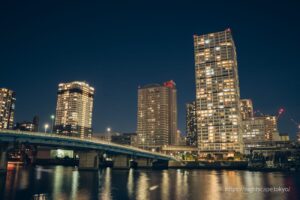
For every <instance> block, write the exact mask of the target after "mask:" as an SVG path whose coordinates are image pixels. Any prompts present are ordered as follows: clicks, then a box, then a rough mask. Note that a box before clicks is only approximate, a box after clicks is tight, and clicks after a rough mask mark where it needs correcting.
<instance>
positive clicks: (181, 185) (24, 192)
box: [0, 166, 300, 200]
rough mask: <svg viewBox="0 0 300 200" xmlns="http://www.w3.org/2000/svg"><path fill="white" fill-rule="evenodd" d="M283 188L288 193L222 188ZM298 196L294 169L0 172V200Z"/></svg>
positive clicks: (299, 178)
mask: <svg viewBox="0 0 300 200" xmlns="http://www.w3.org/2000/svg"><path fill="white" fill-rule="evenodd" d="M273 186H274V187H279V186H280V187H289V188H290V192H269V193H266V192H265V193H262V192H228V191H225V189H226V188H227V187H232V188H247V187H248V188H253V187H258V188H263V187H273ZM39 195H40V196H43V197H46V199H55V200H56V199H75V200H76V199H77V200H81V199H103V200H111V199H122V200H123V199H124V200H126V199H137V200H140V199H141V200H143V199H162V200H168V199H172V200H173V199H178V200H181V199H195V200H196V199H214V200H215V199H225V200H227V199H228V200H231V199H300V174H299V173H279V172H274V173H262V172H249V171H233V170H232V171H231V170H223V171H216V170H183V169H181V170H171V169H169V170H162V171H157V170H134V169H130V170H114V169H110V168H107V169H104V170H99V171H78V170H77V169H76V168H72V167H62V166H55V167H35V168H16V169H15V170H10V171H8V172H7V173H6V175H5V174H0V199H33V197H37V198H38V197H39Z"/></svg>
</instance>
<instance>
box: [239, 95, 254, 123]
mask: <svg viewBox="0 0 300 200" xmlns="http://www.w3.org/2000/svg"><path fill="white" fill-rule="evenodd" d="M240 109H241V118H242V120H247V119H250V118H252V117H253V104H252V101H251V99H241V100H240Z"/></svg>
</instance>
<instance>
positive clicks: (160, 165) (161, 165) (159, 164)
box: [152, 160, 169, 169]
mask: <svg viewBox="0 0 300 200" xmlns="http://www.w3.org/2000/svg"><path fill="white" fill-rule="evenodd" d="M168 165H169V161H168V160H155V161H153V163H152V168H153V169H168V167H169V166H168Z"/></svg>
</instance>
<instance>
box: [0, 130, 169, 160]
mask: <svg viewBox="0 0 300 200" xmlns="http://www.w3.org/2000/svg"><path fill="white" fill-rule="evenodd" d="M1 141H3V142H23V143H28V144H35V145H41V146H55V147H64V148H70V149H74V150H75V149H87V150H89V149H91V150H104V151H109V152H112V153H121V154H128V155H133V156H139V157H146V158H152V159H161V160H175V158H174V157H171V156H168V155H165V154H161V153H157V152H151V151H146V150H143V149H139V148H136V147H132V146H127V145H120V144H116V143H111V142H107V141H103V140H100V139H96V138H89V139H88V138H86V139H83V138H78V137H69V136H62V135H57V134H51V133H37V132H26V131H13V130H0V142H1Z"/></svg>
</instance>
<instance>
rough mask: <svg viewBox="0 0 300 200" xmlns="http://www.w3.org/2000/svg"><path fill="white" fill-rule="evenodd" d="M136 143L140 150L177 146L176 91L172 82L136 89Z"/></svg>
mask: <svg viewBox="0 0 300 200" xmlns="http://www.w3.org/2000/svg"><path fill="white" fill-rule="evenodd" d="M137 115H138V116H137V143H138V146H139V147H142V148H149V149H150V148H160V147H161V146H163V145H170V144H177V143H178V134H177V90H176V85H175V83H174V82H173V81H168V82H165V83H164V84H163V85H160V84H151V85H146V86H144V87H140V88H139V89H138V113H137Z"/></svg>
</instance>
